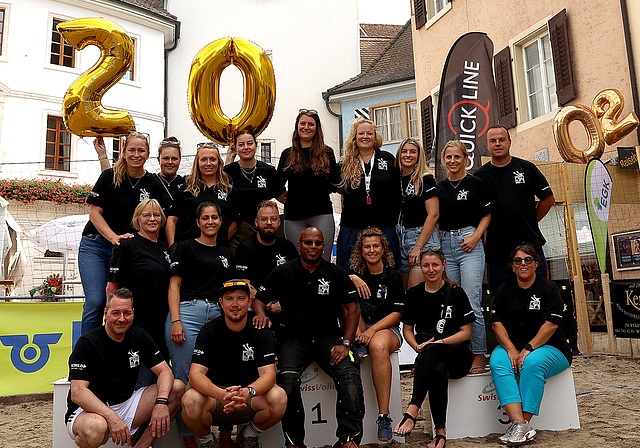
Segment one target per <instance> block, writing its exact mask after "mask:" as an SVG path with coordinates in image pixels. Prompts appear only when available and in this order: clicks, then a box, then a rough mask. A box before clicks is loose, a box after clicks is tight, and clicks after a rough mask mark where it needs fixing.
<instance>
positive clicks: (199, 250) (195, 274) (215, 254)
mask: <svg viewBox="0 0 640 448" xmlns="http://www.w3.org/2000/svg"><path fill="white" fill-rule="evenodd" d="M171 261H172V263H171V275H172V276H173V275H179V276H180V277H181V278H182V283H181V285H180V301H181V302H185V301H188V300H194V299H198V300H203V299H210V300H214V301H215V300H216V299H217V296H218V290H219V289H220V288H221V287H222V283H224V282H225V281H227V280H229V279H231V278H234V277H235V276H236V275H235V273H236V270H235V262H234V260H233V254H232V253H231V251H230V250H229V249H228V248H226V247H224V246H221V245H219V244H216V245H215V246H205V245H204V244H200V243H199V242H197V241H196V240H187V241H180V242H178V244H177V246H176V248H175V250H174V252H173V254H172V255H171Z"/></svg>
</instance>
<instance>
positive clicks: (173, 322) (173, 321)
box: [171, 319, 180, 324]
mask: <svg viewBox="0 0 640 448" xmlns="http://www.w3.org/2000/svg"><path fill="white" fill-rule="evenodd" d="M176 322H180V319H176V320H172V321H171V323H172V324H175V323H176Z"/></svg>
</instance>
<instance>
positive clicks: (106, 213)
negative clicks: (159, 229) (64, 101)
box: [78, 132, 166, 334]
mask: <svg viewBox="0 0 640 448" xmlns="http://www.w3.org/2000/svg"><path fill="white" fill-rule="evenodd" d="M148 158H149V137H148V135H147V134H143V133H141V132H131V133H130V134H129V135H127V137H126V138H125V144H124V150H123V151H122V153H121V154H120V158H119V159H118V161H117V162H116V163H115V164H114V165H113V168H109V169H107V170H104V171H103V172H102V174H100V177H99V178H98V181H97V182H96V184H95V185H94V186H93V189H92V190H91V192H90V193H89V195H88V196H87V204H89V205H90V207H91V208H90V209H89V222H88V223H87V225H86V227H85V228H84V231H83V232H82V240H81V241H80V248H79V251H78V270H79V271H80V279H81V280H82V288H83V290H84V295H85V301H84V307H83V310H82V330H81V331H82V333H83V334H84V333H86V332H87V331H89V330H92V329H94V328H97V327H99V326H101V325H102V316H103V311H104V306H105V301H106V298H107V297H106V294H105V291H106V287H107V281H108V277H109V260H110V259H111V251H112V249H113V247H114V246H118V245H119V244H120V241H121V240H122V239H125V238H132V237H133V233H132V232H133V229H132V227H131V217H132V216H133V213H134V210H135V208H136V206H137V205H138V204H139V203H140V202H141V201H143V200H145V199H148V198H153V199H157V200H159V201H162V192H163V188H162V185H161V184H160V182H159V180H158V178H157V177H156V176H154V175H153V174H151V173H148V172H147V171H146V170H145V169H144V164H145V162H146V161H147V159H148ZM163 205H164V204H163ZM165 206H166V205H165Z"/></svg>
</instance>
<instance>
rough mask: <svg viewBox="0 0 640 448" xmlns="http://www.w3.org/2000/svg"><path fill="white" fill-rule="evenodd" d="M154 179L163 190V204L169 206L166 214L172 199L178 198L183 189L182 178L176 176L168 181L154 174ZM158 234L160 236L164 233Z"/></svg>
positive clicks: (171, 204)
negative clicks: (156, 179)
mask: <svg viewBox="0 0 640 448" xmlns="http://www.w3.org/2000/svg"><path fill="white" fill-rule="evenodd" d="M156 177H157V178H158V180H159V181H160V184H161V185H162V189H163V190H164V193H163V195H162V197H163V200H164V202H165V203H167V204H169V207H168V208H167V210H166V213H168V212H169V211H170V210H171V208H172V207H173V201H174V199H175V198H176V197H177V196H178V193H180V191H182V190H183V189H184V187H185V183H184V176H181V175H179V174H178V175H177V176H176V177H174V178H171V179H169V178H168V177H164V176H163V175H162V174H160V173H156ZM160 233H161V234H162V233H164V232H160Z"/></svg>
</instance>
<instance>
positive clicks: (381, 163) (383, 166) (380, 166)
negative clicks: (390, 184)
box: [378, 159, 387, 170]
mask: <svg viewBox="0 0 640 448" xmlns="http://www.w3.org/2000/svg"><path fill="white" fill-rule="evenodd" d="M378 169H379V170H386V169H387V161H386V160H383V159H378Z"/></svg>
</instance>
